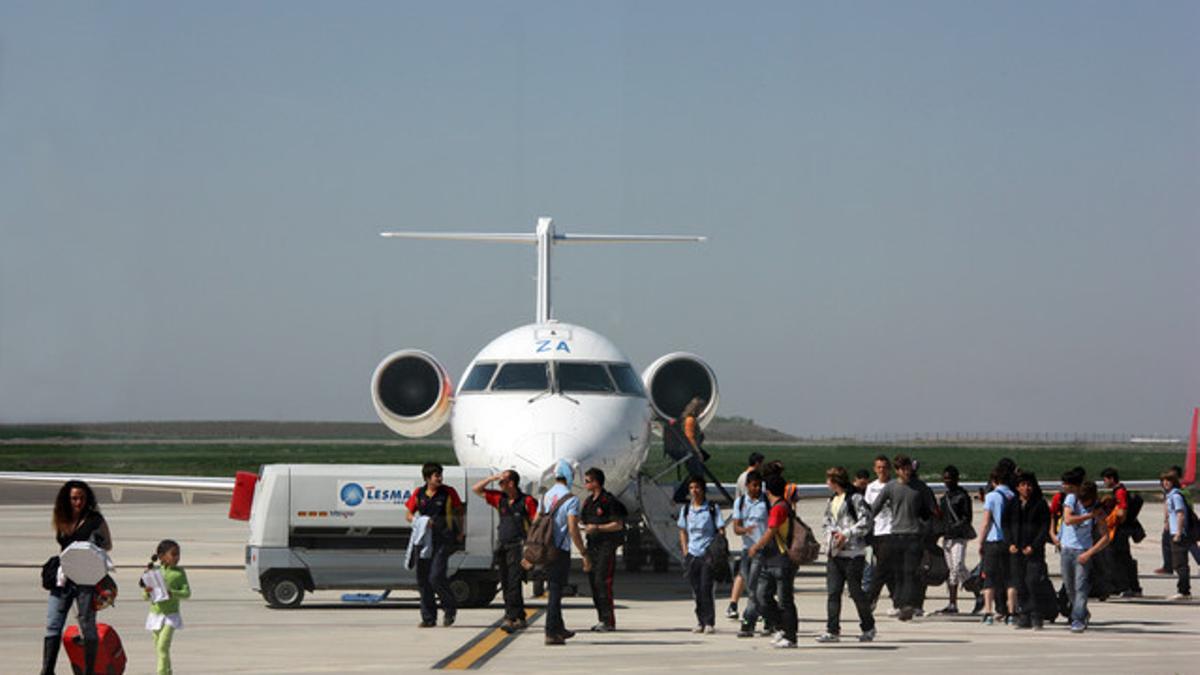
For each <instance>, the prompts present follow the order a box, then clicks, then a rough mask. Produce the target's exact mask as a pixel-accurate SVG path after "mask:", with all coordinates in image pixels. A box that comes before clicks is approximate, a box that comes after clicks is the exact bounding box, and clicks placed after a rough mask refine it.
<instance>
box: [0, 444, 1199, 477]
mask: <svg viewBox="0 0 1200 675" xmlns="http://www.w3.org/2000/svg"><path fill="white" fill-rule="evenodd" d="M708 450H709V452H710V453H712V459H711V460H710V462H709V466H710V468H712V470H713V472H714V473H715V474H716V475H717V476H719V477H720V478H721V479H722V480H725V481H733V480H734V479H735V478H736V477H737V475H738V473H740V472H741V471H742V469H743V468H744V462H745V458H746V456H747V455H749V453H750V452H752V451H754V450H758V451H760V452H762V453H763V454H764V455H766V456H767V458H768V459H779V460H781V461H783V463H784V466H785V467H786V469H787V471H786V472H787V475H788V478H789V479H791V480H794V481H797V482H803V483H816V482H822V481H823V480H824V474H825V469H826V468H828V467H830V466H834V465H841V466H844V467H846V468H847V469H849V470H850V471H851V473H853V472H854V470H856V469H859V468H869V467H870V465H871V462H872V459H873V458H874V457H875V456H876V455H877V454H880V453H881V452H882V453H885V454H887V455H889V456H890V455H893V454H895V453H896V452H897V449H896V448H895V447H894V446H883V445H875V446H868V445H800V444H796V445H768V446H759V445H754V444H738V443H734V444H710V445H709V446H708ZM902 451H903V452H905V453H907V454H909V455H910V456H913V457H915V458H917V459H918V460H919V461H920V463H921V468H920V473H921V475H922V477H924V478H925V479H926V480H928V481H931V482H937V481H940V477H941V470H942V468H943V467H944V466H946V465H947V464H954V465H956V466H958V468H959V470H960V471H961V472H962V475H963V480H964V481H973V480H986V479H987V474H988V471H989V470H990V469H991V467H992V466H994V465H995V463H996V461H997V460H998V459H1000V458H1001V457H1011V458H1013V459H1014V460H1016V462H1017V464H1018V465H1019V466H1021V467H1022V468H1028V469H1032V470H1034V471H1036V472H1037V474H1038V476H1039V477H1041V478H1042V479H1051V480H1052V479H1054V478H1056V477H1057V476H1058V475H1059V474H1061V473H1062V472H1063V471H1065V470H1066V469H1069V468H1071V467H1073V466H1076V465H1082V466H1083V467H1085V468H1086V469H1087V470H1088V473H1089V474H1090V475H1092V476H1095V477H1098V476H1099V472H1100V470H1101V469H1103V468H1104V467H1107V466H1115V467H1117V469H1118V470H1119V471H1120V472H1121V476H1122V478H1124V479H1126V480H1136V479H1153V478H1157V477H1158V474H1159V472H1161V471H1162V470H1163V469H1164V468H1166V467H1167V466H1169V465H1171V464H1182V463H1183V452H1182V450H1181V449H1179V448H1167V449H1162V448H1153V449H1150V448H1144V447H1137V446H1126V447H1113V446H1088V445H1066V446H1029V445H1021V446H1014V445H990V446H986V445H981V446H967V447H963V446H948V445H932V444H930V445H919V444H914V445H906V446H904V447H903V448H902ZM426 461H437V462H441V463H443V464H447V465H449V464H454V463H455V458H454V453H453V451H452V450H451V448H450V446H449V445H448V444H447V443H444V442H443V443H436V442H434V443H414V444H404V445H394V444H393V445H388V444H384V443H378V442H374V443H373V442H371V441H358V440H353V441H344V442H339V443H330V442H321V441H319V440H315V441H313V440H310V441H307V442H305V443H291V442H288V441H286V440H285V441H279V442H274V441H262V440H260V441H256V442H253V443H250V442H247V443H239V442H237V441H230V442H224V441H222V442H215V443H214V442H207V443H200V442H189V441H188V440H186V439H180V440H175V441H173V442H169V443H168V442H155V441H150V440H146V441H143V442H142V443H129V442H124V441H119V440H114V441H111V442H110V441H98V440H96V439H92V440H90V441H88V442H81V441H79V440H76V439H72V438H68V437H63V436H61V435H60V436H58V437H57V438H56V440H55V442H53V443H46V442H45V441H44V440H43V441H42V442H41V443H39V442H37V441H32V442H29V443H24V442H21V441H15V440H8V441H6V442H4V443H2V444H0V471H54V472H64V471H66V472H79V473H139V474H174V475H196V476H232V475H233V474H234V472H235V471H239V470H241V471H256V470H257V469H258V467H259V465H261V464H270V463H328V464H345V463H365V464H420V463H423V462H426ZM647 464H648V466H647V471H649V472H656V468H659V467H663V466H665V465H666V462H665V460H663V459H662V454H661V452H660V451H659V450H658V449H657V448H655V449H652V450H651V456H650V461H649V462H648V463H647Z"/></svg>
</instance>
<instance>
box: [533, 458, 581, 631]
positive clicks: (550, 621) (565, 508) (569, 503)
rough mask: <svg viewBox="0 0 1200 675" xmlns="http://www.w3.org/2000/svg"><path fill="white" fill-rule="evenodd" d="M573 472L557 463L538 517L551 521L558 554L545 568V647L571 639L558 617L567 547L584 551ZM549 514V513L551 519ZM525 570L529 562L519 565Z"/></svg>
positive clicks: (567, 577) (567, 570)
mask: <svg viewBox="0 0 1200 675" xmlns="http://www.w3.org/2000/svg"><path fill="white" fill-rule="evenodd" d="M574 480H575V472H574V471H573V470H572V469H571V465H570V464H567V462H566V460H562V459H560V460H558V466H557V467H556V468H555V470H554V485H553V486H552V487H551V488H550V489H549V490H547V491H546V494H544V495H542V504H541V509H540V510H539V511H538V516H537V517H538V518H547V517H553V518H554V545H555V546H556V547H558V551H559V553H558V555H557V556H555V557H554V559H553V560H552V561H551V562H550V563H549V564H548V565H547V566H546V590H547V596H548V597H547V598H546V633H545V634H546V640H545V642H546V644H547V645H562V644H566V641H567V640H570V639H571V638H573V637H575V631H573V630H567V626H566V624H565V623H564V622H563V616H562V597H563V587H564V586H566V585H567V581H568V580H570V578H571V544H572V543H573V544H575V548H577V549H579V550H580V551H583V550H585V548H584V545H583V536H582V535H581V534H580V532H579V498H578V497H576V496H575V495H573V494H571V487H570V486H571V483H572V482H574ZM550 514H553V516H551V515H550ZM521 564H522V565H523V566H525V567H526V569H528V566H529V561H528V560H524V561H522V563H521ZM583 571H584V572H591V571H592V564H591V562H590V561H589V560H588V557H587V556H586V555H585V556H583Z"/></svg>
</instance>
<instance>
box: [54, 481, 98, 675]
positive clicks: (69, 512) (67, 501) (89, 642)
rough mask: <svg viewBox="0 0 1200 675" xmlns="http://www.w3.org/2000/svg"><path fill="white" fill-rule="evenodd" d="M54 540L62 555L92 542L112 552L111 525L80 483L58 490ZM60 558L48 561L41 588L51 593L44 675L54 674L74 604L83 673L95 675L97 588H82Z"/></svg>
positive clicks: (92, 496) (68, 483)
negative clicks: (65, 570) (68, 574)
mask: <svg viewBox="0 0 1200 675" xmlns="http://www.w3.org/2000/svg"><path fill="white" fill-rule="evenodd" d="M51 522H52V524H53V526H54V538H55V540H57V542H58V548H59V550H60V551H61V550H62V549H65V548H66V547H68V546H70V545H71V544H73V543H75V542H80V541H83V542H91V543H93V544H95V545H97V546H99V547H100V548H103V549H104V550H106V551H111V550H112V536H111V534H110V533H109V531H108V522H107V521H105V520H104V516H102V515H100V506H99V504H98V503H97V502H96V494H95V493H94V492H92V488H91V487H90V486H89V485H88V484H87V483H85V482H83V481H81V480H70V481H67V482H66V483H64V484H63V486H62V487H61V488H59V490H58V496H57V497H56V498H55V499H54V515H53V518H52V519H51ZM57 562H58V556H55V557H53V558H51V559H50V560H48V561H46V566H45V567H43V569H42V585H43V586H44V587H46V590H48V591H50V599H49V602H48V603H47V607H46V634H45V637H44V639H43V643H42V675H51V674H52V673H54V664H55V662H57V661H58V649H59V646H60V645H61V644H62V631H63V626H65V625H66V623H67V612H68V611H70V608H71V603H72V602H73V603H75V607H76V611H77V613H78V620H79V632H80V633H81V634H82V635H83V654H84V672H88V673H90V672H92V671H93V670H94V669H95V664H96V650H97V647H98V645H99V636H98V634H97V632H96V608H95V605H94V604H93V600H94V597H93V596H94V595H95V587H94V586H80V585H76V584H75V582H73V581H71V580H70V579H67V578H66V577H65V575H63V574H62V572H60V571H59V570H58V565H57V564H55V563H57Z"/></svg>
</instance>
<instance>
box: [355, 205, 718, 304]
mask: <svg viewBox="0 0 1200 675" xmlns="http://www.w3.org/2000/svg"><path fill="white" fill-rule="evenodd" d="M379 234H380V236H382V237H388V238H394V239H442V240H453V241H487V242H492V243H499V244H536V245H537V304H536V307H535V317H536V320H537V323H547V322H549V321H550V320H551V319H552V318H553V310H552V305H551V302H550V274H551V267H550V258H551V256H550V251H551V249H553V247H554V245H555V244H644V243H660V242H667V243H681V242H703V241H707V240H708V237H696V236H687V235H672V234H568V233H566V232H564V233H562V234H559V233H558V232H556V231H555V229H554V219H553V218H547V217H541V218H538V221H537V228H536V229H535V230H534V231H533V233H532V234H529V233H525V232H495V233H487V232H380V233H379Z"/></svg>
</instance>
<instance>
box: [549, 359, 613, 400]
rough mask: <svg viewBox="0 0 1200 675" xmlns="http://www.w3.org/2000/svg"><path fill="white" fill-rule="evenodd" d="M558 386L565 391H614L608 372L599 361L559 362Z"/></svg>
mask: <svg viewBox="0 0 1200 675" xmlns="http://www.w3.org/2000/svg"><path fill="white" fill-rule="evenodd" d="M558 388H559V390H560V391H563V392H565V393H579V392H600V393H611V392H613V391H615V390H614V388H613V383H612V380H611V379H609V377H608V372H607V371H605V370H604V366H602V365H600V364H599V363H574V362H560V363H559V364H558Z"/></svg>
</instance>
